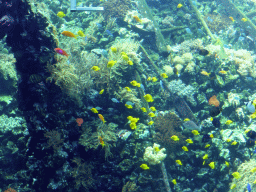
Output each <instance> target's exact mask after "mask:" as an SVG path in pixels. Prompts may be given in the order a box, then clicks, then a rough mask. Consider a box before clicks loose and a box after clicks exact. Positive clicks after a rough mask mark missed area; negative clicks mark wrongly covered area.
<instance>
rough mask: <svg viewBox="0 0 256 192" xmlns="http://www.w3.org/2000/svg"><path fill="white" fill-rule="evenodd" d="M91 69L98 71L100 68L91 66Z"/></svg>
mask: <svg viewBox="0 0 256 192" xmlns="http://www.w3.org/2000/svg"><path fill="white" fill-rule="evenodd" d="M91 69H92V70H93V71H99V70H100V68H99V67H98V66H93V67H92V68H91Z"/></svg>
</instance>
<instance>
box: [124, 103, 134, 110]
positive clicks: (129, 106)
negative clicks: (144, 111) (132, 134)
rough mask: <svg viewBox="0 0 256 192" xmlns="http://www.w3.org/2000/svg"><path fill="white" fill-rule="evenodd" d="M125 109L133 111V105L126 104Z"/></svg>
mask: <svg viewBox="0 0 256 192" xmlns="http://www.w3.org/2000/svg"><path fill="white" fill-rule="evenodd" d="M125 107H126V108H128V109H132V108H133V107H132V105H128V104H125Z"/></svg>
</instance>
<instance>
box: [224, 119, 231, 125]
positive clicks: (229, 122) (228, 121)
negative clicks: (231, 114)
mask: <svg viewBox="0 0 256 192" xmlns="http://www.w3.org/2000/svg"><path fill="white" fill-rule="evenodd" d="M231 123H233V121H232V120H227V121H226V123H225V124H226V125H230V124H231Z"/></svg>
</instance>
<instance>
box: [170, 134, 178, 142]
mask: <svg viewBox="0 0 256 192" xmlns="http://www.w3.org/2000/svg"><path fill="white" fill-rule="evenodd" d="M171 139H172V140H173V141H179V140H180V139H179V137H178V136H176V135H173V136H171Z"/></svg>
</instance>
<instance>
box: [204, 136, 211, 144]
mask: <svg viewBox="0 0 256 192" xmlns="http://www.w3.org/2000/svg"><path fill="white" fill-rule="evenodd" d="M210 140H211V137H210V135H209V134H204V135H203V138H202V142H203V143H206V142H208V141H210Z"/></svg>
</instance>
